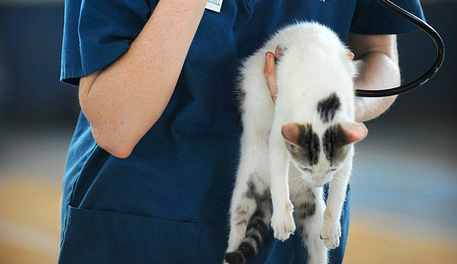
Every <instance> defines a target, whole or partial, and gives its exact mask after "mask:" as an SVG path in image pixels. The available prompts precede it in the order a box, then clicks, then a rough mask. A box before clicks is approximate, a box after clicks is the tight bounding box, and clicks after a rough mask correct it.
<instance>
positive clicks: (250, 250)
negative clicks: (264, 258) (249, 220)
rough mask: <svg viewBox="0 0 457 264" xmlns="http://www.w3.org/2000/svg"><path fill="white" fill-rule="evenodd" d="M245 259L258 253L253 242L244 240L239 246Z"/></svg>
mask: <svg viewBox="0 0 457 264" xmlns="http://www.w3.org/2000/svg"><path fill="white" fill-rule="evenodd" d="M238 248H239V250H240V251H241V252H243V256H244V258H245V259H251V258H253V257H254V256H255V255H256V254H257V250H256V248H255V247H254V245H253V244H252V243H249V242H247V241H244V242H242V243H241V244H240V246H239V247H238Z"/></svg>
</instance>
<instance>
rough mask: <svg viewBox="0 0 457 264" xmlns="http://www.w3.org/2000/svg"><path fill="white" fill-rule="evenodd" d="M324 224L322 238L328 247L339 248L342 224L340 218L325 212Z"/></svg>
mask: <svg viewBox="0 0 457 264" xmlns="http://www.w3.org/2000/svg"><path fill="white" fill-rule="evenodd" d="M325 215H326V217H325V219H324V226H323V227H322V232H321V239H322V240H323V241H324V244H325V246H326V247H327V248H328V249H333V248H337V247H338V246H339V245H340V237H341V224H340V221H339V219H334V218H333V217H332V216H329V213H328V212H326V213H325Z"/></svg>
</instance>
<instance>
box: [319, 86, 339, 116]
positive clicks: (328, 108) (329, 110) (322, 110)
mask: <svg viewBox="0 0 457 264" xmlns="http://www.w3.org/2000/svg"><path fill="white" fill-rule="evenodd" d="M340 107H341V103H340V99H339V98H338V96H336V94H335V93H332V94H331V95H330V96H329V97H327V98H325V99H323V100H321V101H319V103H318V104H317V111H318V112H319V114H320V115H321V120H322V122H324V123H328V122H331V121H332V120H333V118H334V117H335V113H336V111H338V110H339V109H340Z"/></svg>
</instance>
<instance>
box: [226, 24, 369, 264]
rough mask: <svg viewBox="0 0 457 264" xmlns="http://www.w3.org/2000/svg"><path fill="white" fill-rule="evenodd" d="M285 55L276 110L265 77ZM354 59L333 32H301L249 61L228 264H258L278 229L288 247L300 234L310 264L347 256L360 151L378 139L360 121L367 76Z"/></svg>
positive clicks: (317, 27)
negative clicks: (348, 210) (270, 54)
mask: <svg viewBox="0 0 457 264" xmlns="http://www.w3.org/2000/svg"><path fill="white" fill-rule="evenodd" d="M277 45H279V46H280V47H283V52H282V55H281V58H280V59H279V60H278V61H277V65H276V81H277V87H278V92H277V98H276V101H275V102H274V101H273V100H272V94H271V93H270V91H269V89H268V86H267V82H266V78H265V75H264V72H263V69H264V64H265V55H264V54H265V53H266V52H267V51H270V50H274V49H275V47H276V46H277ZM349 54H352V53H350V51H349V50H348V49H347V47H346V46H345V45H344V44H343V43H342V42H341V40H340V39H339V38H338V36H337V35H336V34H335V33H334V32H333V31H332V30H331V29H329V28H327V27H326V26H323V25H321V24H318V23H315V22H298V23H296V24H293V25H290V26H287V27H285V28H283V29H281V30H280V31H278V32H277V33H276V34H274V35H273V36H272V37H271V39H270V40H269V41H267V42H266V44H265V45H264V46H263V47H262V48H261V49H259V50H258V51H257V52H256V53H254V54H253V55H252V56H250V57H248V58H247V59H246V60H245V61H244V63H243V65H242V67H241V71H240V90H239V92H240V101H241V102H240V103H241V113H242V124H243V133H242V137H241V157H240V164H239V168H238V172H237V177H236V183H235V188H234V191H233V196H232V202H231V208H230V234H229V241H228V248H227V251H226V254H225V262H224V263H229V264H244V263H246V262H247V261H249V260H250V259H252V258H253V257H255V255H256V254H257V252H258V250H259V248H260V246H261V245H262V242H263V240H264V239H265V237H266V235H267V234H268V232H269V230H270V225H271V227H272V228H273V233H274V237H275V238H277V239H280V240H282V241H285V240H286V239H288V238H289V236H290V235H291V234H293V233H294V231H295V229H296V225H297V227H298V229H299V230H300V232H301V234H302V236H303V242H304V244H305V245H306V247H307V249H308V263H309V264H324V263H327V262H328V257H327V251H328V250H327V248H329V249H331V248H335V247H338V245H339V239H340V236H341V226H340V217H341V211H342V207H343V203H344V201H345V199H346V190H347V185H348V181H349V177H350V174H351V169H352V158H353V155H354V147H353V143H355V142H358V141H360V140H362V139H363V138H365V136H366V135H367V132H368V130H367V129H366V127H365V126H364V125H363V124H362V123H357V122H355V121H354V119H355V113H354V112H355V109H354V97H355V95H354V81H353V80H354V78H355V76H356V74H357V73H356V72H357V71H356V65H355V62H354V61H352V58H353V57H352V58H351V56H350V55H349ZM352 55H353V54H352ZM327 183H328V184H329V191H328V199H327V205H325V203H324V200H323V190H322V189H323V188H322V187H323V186H324V185H325V184H327Z"/></svg>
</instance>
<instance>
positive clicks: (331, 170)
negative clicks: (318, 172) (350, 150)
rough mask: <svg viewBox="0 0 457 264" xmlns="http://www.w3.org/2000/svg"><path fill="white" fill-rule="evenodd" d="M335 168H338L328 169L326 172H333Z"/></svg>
mask: <svg viewBox="0 0 457 264" xmlns="http://www.w3.org/2000/svg"><path fill="white" fill-rule="evenodd" d="M337 170H338V169H335V168H333V169H330V170H328V172H335V171H337Z"/></svg>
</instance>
